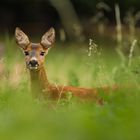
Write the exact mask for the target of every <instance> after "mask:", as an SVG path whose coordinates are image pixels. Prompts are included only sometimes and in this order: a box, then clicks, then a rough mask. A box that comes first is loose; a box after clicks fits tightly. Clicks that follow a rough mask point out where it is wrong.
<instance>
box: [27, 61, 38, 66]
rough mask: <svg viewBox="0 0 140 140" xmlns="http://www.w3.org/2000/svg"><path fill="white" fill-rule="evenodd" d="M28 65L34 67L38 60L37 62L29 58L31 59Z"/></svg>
mask: <svg viewBox="0 0 140 140" xmlns="http://www.w3.org/2000/svg"><path fill="white" fill-rule="evenodd" d="M29 65H30V66H31V67H36V66H38V62H37V61H36V60H31V61H30V62H29Z"/></svg>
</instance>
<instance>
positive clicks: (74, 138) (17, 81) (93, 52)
mask: <svg viewBox="0 0 140 140" xmlns="http://www.w3.org/2000/svg"><path fill="white" fill-rule="evenodd" d="M4 44H5V47H6V51H5V54H4V56H3V58H4V59H3V58H1V60H2V59H3V61H0V139H1V140H9V139H10V140H19V139H20V140H25V139H26V140H46V139H48V140H90V139H91V140H93V139H96V140H102V139H107V140H112V139H113V140H122V139H123V140H138V139H139V138H140V133H139V129H140V112H139V106H140V94H139V93H140V88H139V82H140V80H139V74H140V71H139V56H133V55H131V58H130V59H131V65H130V66H129V67H126V68H125V67H121V64H120V63H121V62H120V61H121V59H120V58H119V57H118V54H117V53H114V52H115V51H114V50H112V51H109V52H108V51H105V50H106V49H104V47H105V44H100V45H95V44H94V43H93V42H90V44H89V46H88V44H87V45H84V44H83V45H80V47H76V46H77V45H76V46H75V45H73V44H72V45H67V46H68V47H67V48H64V47H60V46H59V44H58V45H56V46H57V47H55V48H52V50H50V52H49V54H48V56H47V58H46V62H45V64H46V70H47V74H48V78H49V80H50V81H51V82H53V83H56V84H64V85H67V84H71V85H75V86H82V87H91V88H92V87H96V86H103V85H113V84H120V85H121V84H122V85H123V84H126V83H129V84H131V85H132V88H131V87H129V88H121V89H120V90H118V91H117V92H116V93H110V95H108V96H104V97H103V98H104V100H105V104H104V105H103V106H100V105H97V104H95V103H91V102H89V103H82V104H81V103H79V102H77V101H76V100H75V99H73V98H71V97H70V98H69V99H68V100H66V101H59V102H58V103H57V105H56V104H54V106H52V107H51V108H50V107H49V103H48V102H49V101H46V102H45V101H42V102H40V101H37V100H34V99H33V98H32V96H31V94H30V92H29V84H30V83H29V77H28V71H26V70H25V64H24V57H23V54H22V53H21V52H20V51H18V50H19V48H17V46H16V44H15V43H14V41H12V40H11V39H6V40H5V43H4ZM101 46H102V48H103V49H102V51H101V49H100V48H101ZM89 54H90V55H89ZM101 94H102V93H101Z"/></svg>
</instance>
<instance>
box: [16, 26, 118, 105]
mask: <svg viewBox="0 0 140 140" xmlns="http://www.w3.org/2000/svg"><path fill="white" fill-rule="evenodd" d="M15 37H16V42H17V44H18V45H19V46H20V47H21V48H22V50H23V51H24V54H25V61H26V67H27V68H28V69H29V72H30V80H31V91H32V94H33V96H34V97H36V98H50V99H55V100H59V99H61V98H66V97H67V93H68V92H70V93H71V94H72V96H76V97H80V99H83V100H93V101H95V102H98V103H102V98H101V97H100V96H99V92H101V90H103V91H108V90H110V89H111V90H112V89H115V88H116V87H111V88H108V87H104V88H94V89H85V88H78V87H73V86H56V85H54V84H51V83H49V81H48V79H47V75H46V72H45V68H44V60H45V56H46V55H47V53H48V51H49V49H50V47H51V45H52V44H53V43H54V40H55V30H54V29H53V28H51V29H49V30H48V31H47V32H46V33H45V34H44V35H43V36H42V38H41V42H40V43H32V42H30V41H29V38H28V36H27V35H26V34H25V33H24V32H23V31H22V30H21V29H20V28H18V27H17V28H16V29H15Z"/></svg>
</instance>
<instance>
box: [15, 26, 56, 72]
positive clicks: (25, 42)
mask: <svg viewBox="0 0 140 140" xmlns="http://www.w3.org/2000/svg"><path fill="white" fill-rule="evenodd" d="M15 38H16V42H17V44H18V45H19V46H20V48H22V50H23V52H24V55H25V61H26V66H27V68H28V69H30V70H37V69H39V68H41V66H42V65H43V63H44V60H45V56H46V55H47V53H48V50H49V48H50V47H51V45H52V44H53V42H54V40H55V30H54V28H50V29H49V30H48V31H47V32H46V33H45V34H44V35H43V36H42V38H41V42H40V43H32V42H30V40H29V38H28V36H27V35H26V34H25V33H24V32H23V31H22V30H21V29H20V28H18V27H17V28H16V29H15Z"/></svg>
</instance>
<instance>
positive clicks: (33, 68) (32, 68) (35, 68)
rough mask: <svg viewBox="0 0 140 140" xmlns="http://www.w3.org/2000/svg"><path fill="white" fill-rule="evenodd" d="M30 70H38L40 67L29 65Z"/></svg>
mask: <svg viewBox="0 0 140 140" xmlns="http://www.w3.org/2000/svg"><path fill="white" fill-rule="evenodd" d="M29 69H30V70H37V69H38V67H29Z"/></svg>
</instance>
